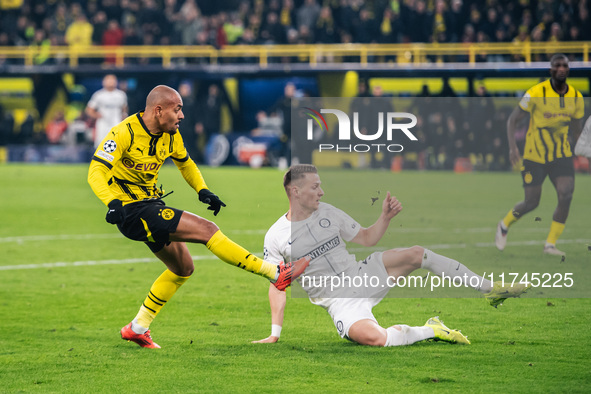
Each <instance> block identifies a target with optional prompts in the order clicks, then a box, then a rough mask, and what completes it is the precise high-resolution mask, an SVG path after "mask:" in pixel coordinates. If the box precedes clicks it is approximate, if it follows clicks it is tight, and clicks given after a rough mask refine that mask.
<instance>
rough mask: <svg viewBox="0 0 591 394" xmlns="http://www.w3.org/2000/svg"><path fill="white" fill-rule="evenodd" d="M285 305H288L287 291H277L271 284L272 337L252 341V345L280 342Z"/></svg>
mask: <svg viewBox="0 0 591 394" xmlns="http://www.w3.org/2000/svg"><path fill="white" fill-rule="evenodd" d="M285 304H287V296H286V293H285V291H280V290H277V289H276V288H275V286H273V285H272V284H271V286H269V305H270V306H271V335H269V336H268V337H267V338H265V339H261V340H258V341H252V343H275V342H277V341H279V336H280V335H281V327H282V326H283V316H284V313H285Z"/></svg>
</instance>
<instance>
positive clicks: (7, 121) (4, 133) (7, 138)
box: [0, 105, 14, 146]
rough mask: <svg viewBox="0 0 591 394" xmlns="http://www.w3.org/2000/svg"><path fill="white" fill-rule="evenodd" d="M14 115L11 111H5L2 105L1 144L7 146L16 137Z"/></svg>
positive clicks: (0, 112) (0, 107) (0, 120)
mask: <svg viewBox="0 0 591 394" xmlns="http://www.w3.org/2000/svg"><path fill="white" fill-rule="evenodd" d="M13 133H14V117H13V116H12V113H10V112H9V111H4V107H2V105H0V146H5V145H7V144H9V143H11V142H12V140H13V138H14V134H13Z"/></svg>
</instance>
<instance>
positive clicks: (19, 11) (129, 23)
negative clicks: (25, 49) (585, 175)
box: [0, 0, 591, 64]
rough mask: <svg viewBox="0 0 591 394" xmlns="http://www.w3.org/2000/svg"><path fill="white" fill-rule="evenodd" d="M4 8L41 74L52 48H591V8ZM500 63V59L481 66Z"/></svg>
mask: <svg viewBox="0 0 591 394" xmlns="http://www.w3.org/2000/svg"><path fill="white" fill-rule="evenodd" d="M0 4H1V6H2V7H4V9H2V10H1V15H2V16H1V20H0V46H33V47H36V48H37V49H38V51H37V53H38V55H37V56H36V59H35V62H36V63H37V64H43V63H44V62H46V61H48V56H47V48H48V47H50V46H52V45H77V46H84V45H109V46H119V45H170V44H182V45H212V46H214V47H216V48H222V47H224V46H226V45H236V44H242V45H252V44H313V43H327V44H332V43H426V42H440V43H443V42H445V43H447V42H451V43H471V42H516V43H520V42H526V41H532V42H556V41H584V40H591V29H589V28H588V26H589V25H590V19H589V4H588V1H587V0H562V1H556V0H520V1H512V0H475V1H463V0H367V1H363V0H242V1H239V0H234V1H219V2H211V1H199V0H141V1H132V0H77V1H69V0H67V1H60V0H50V1H38V0H13V1H7V2H2V3H0ZM491 60H492V61H494V60H499V59H498V58H496V57H492V58H480V59H479V61H491ZM544 60H545V59H544ZM4 61H5V62H6V61H10V60H9V59H5V60H4ZM105 62H106V63H109V62H114V59H109V58H107V59H105Z"/></svg>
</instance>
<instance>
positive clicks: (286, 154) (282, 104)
mask: <svg viewBox="0 0 591 394" xmlns="http://www.w3.org/2000/svg"><path fill="white" fill-rule="evenodd" d="M295 93H296V87H295V85H294V84H293V83H292V82H288V83H287V84H286V85H285V88H284V89H283V96H282V97H280V98H279V99H278V100H277V101H276V102H275V104H274V105H273V106H272V107H271V108H270V109H269V111H267V113H268V114H269V116H277V117H278V118H280V119H281V131H282V133H281V137H280V139H281V148H280V150H279V153H278V155H279V157H283V158H285V159H286V160H287V163H288V165H290V163H291V147H290V143H291V101H292V99H294V98H295Z"/></svg>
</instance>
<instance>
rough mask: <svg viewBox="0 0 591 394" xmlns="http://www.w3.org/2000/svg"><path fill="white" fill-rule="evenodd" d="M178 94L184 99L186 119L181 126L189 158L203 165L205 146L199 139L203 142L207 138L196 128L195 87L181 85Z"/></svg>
mask: <svg viewBox="0 0 591 394" xmlns="http://www.w3.org/2000/svg"><path fill="white" fill-rule="evenodd" d="M178 92H179V94H180V95H181V98H182V99H183V114H185V119H183V121H182V122H181V126H180V130H181V135H182V136H183V141H184V143H185V148H187V151H188V152H189V156H191V158H192V159H193V160H194V161H195V162H196V163H203V162H204V156H203V152H204V148H205V145H204V143H203V141H199V138H200V137H201V139H202V140H203V139H204V137H205V136H204V135H203V133H201V132H200V131H201V129H199V130H198V128H197V127H196V125H197V116H196V111H197V110H198V108H197V105H196V102H195V96H194V94H193V86H192V85H191V83H190V82H182V83H181V84H180V85H179V88H178ZM200 142H201V143H200Z"/></svg>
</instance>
